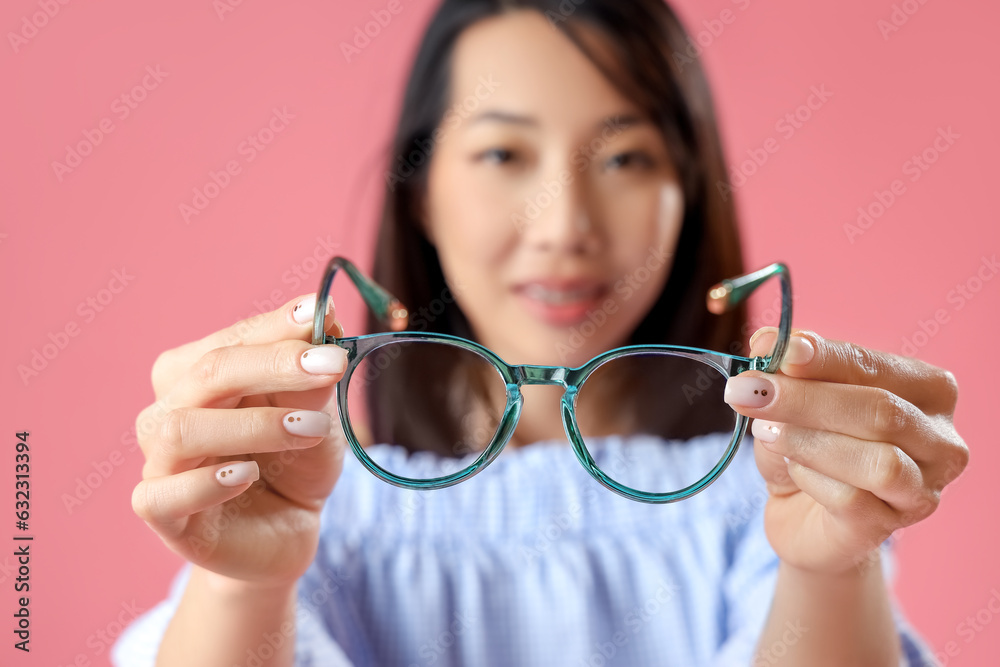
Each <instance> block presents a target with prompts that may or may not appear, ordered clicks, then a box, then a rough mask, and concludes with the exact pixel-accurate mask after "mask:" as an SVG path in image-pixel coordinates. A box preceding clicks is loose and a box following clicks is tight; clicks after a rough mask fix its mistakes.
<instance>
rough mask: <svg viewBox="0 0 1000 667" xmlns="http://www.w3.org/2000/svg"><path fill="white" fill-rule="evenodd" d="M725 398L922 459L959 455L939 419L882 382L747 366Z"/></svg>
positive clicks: (738, 406) (758, 415)
mask: <svg viewBox="0 0 1000 667" xmlns="http://www.w3.org/2000/svg"><path fill="white" fill-rule="evenodd" d="M724 398H725V401H726V402H727V403H729V404H730V405H731V406H732V407H733V409H735V410H736V411H737V412H739V413H740V414H743V415H746V416H747V417H753V418H754V419H766V420H768V421H771V422H778V423H783V424H796V425H798V426H801V427H805V428H812V429H817V430H822V431H833V432H834V433H843V434H845V435H849V436H852V437H854V438H860V439H862V440H871V441H874V442H890V443H893V444H895V445H898V446H900V447H902V448H904V449H905V451H906V453H907V454H908V455H909V456H910V457H911V458H913V459H914V460H915V461H917V462H918V463H920V464H924V463H934V462H935V461H937V460H939V459H942V458H950V457H951V456H952V454H954V455H956V456H957V455H958V454H959V441H958V440H957V438H956V439H954V440H955V442H951V441H944V440H943V439H942V434H941V432H940V429H939V428H937V426H938V424H937V422H935V421H932V419H931V418H929V417H928V416H927V415H925V414H924V413H923V412H921V411H920V410H918V409H917V408H916V406H914V405H913V404H912V403H909V402H908V401H905V400H903V399H902V398H900V397H899V396H897V395H895V394H893V393H892V392H890V391H887V390H885V389H881V388H878V387H863V386H855V385H848V384H837V383H834V382H826V381H821V380H811V379H801V378H793V377H788V376H786V375H784V374H783V373H774V374H771V373H764V372H761V371H746V372H744V373H741V374H740V375H738V376H736V377H732V378H729V380H728V382H727V384H726V390H725V394H724ZM942 447H945V448H947V450H946V451H943V450H942Z"/></svg>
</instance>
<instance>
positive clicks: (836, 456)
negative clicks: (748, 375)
mask: <svg viewBox="0 0 1000 667" xmlns="http://www.w3.org/2000/svg"><path fill="white" fill-rule="evenodd" d="M752 428H753V433H754V436H755V437H756V438H757V440H758V442H759V443H760V446H761V447H762V448H764V449H768V450H770V451H772V452H774V453H775V454H778V455H781V456H783V457H787V458H788V459H789V460H790V461H794V462H795V463H798V464H800V465H803V466H805V467H807V468H809V469H810V470H814V471H816V472H818V473H821V474H822V475H825V476H826V477H828V478H830V479H834V480H836V481H838V482H842V483H844V484H847V485H849V486H852V487H856V488H858V489H862V490H865V491H868V492H870V493H872V494H873V495H874V496H876V497H878V498H879V499H881V500H882V501H883V502H885V503H886V504H887V505H889V506H890V507H892V508H893V509H895V510H896V511H897V512H900V513H908V514H911V515H916V514H918V513H921V514H922V515H921V516H919V518H915V519H914V521H918V520H920V519H923V518H925V517H926V516H928V515H929V514H930V513H931V512H933V511H934V509H935V508H936V507H937V503H938V499H939V494H938V493H937V492H935V491H933V490H932V489H930V488H928V487H927V486H926V484H925V477H924V473H923V471H921V469H920V467H919V466H918V465H917V464H916V462H914V461H913V459H911V458H910V457H908V456H907V455H906V454H905V453H904V452H903V451H902V450H901V449H900V448H899V447H896V446H895V445H890V444H888V443H884V442H869V441H867V440H859V439H857V438H852V437H850V436H846V435H842V434H840V433H831V432H829V431H817V430H815V429H809V428H802V427H800V426H796V425H795V424H775V423H773V422H768V421H764V420H760V419H757V420H754V424H753V427H752Z"/></svg>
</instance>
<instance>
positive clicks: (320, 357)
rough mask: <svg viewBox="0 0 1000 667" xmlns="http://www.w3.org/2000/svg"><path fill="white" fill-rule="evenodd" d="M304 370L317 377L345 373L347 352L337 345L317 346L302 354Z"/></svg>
mask: <svg viewBox="0 0 1000 667" xmlns="http://www.w3.org/2000/svg"><path fill="white" fill-rule="evenodd" d="M301 360H302V361H301V363H302V370H304V371H305V372H307V373H315V374H316V375H331V374H336V373H343V372H344V369H345V368H347V350H345V349H344V348H342V347H337V346H336V345H317V346H316V347H314V348H312V349H310V350H307V351H306V352H303V353H302V357H301Z"/></svg>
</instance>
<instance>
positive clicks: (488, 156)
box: [477, 148, 514, 164]
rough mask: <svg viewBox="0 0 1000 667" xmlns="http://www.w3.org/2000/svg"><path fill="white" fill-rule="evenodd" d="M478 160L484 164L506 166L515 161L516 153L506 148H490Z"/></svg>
mask: <svg viewBox="0 0 1000 667" xmlns="http://www.w3.org/2000/svg"><path fill="white" fill-rule="evenodd" d="M477 158H478V159H479V160H480V161H482V162H489V163H492V164H506V163H508V162H511V161H512V160H513V159H514V151H511V150H508V149H506V148H490V149H488V150H485V151H483V152H482V153H480V154H479V155H478V156H477Z"/></svg>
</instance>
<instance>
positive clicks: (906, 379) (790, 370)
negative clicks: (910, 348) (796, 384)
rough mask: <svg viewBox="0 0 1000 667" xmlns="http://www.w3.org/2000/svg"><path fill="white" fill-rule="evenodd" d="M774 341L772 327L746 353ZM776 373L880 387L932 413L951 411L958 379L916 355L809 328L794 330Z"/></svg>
mask: <svg viewBox="0 0 1000 667" xmlns="http://www.w3.org/2000/svg"><path fill="white" fill-rule="evenodd" d="M776 340H777V330H776V329H775V328H774V327H764V328H762V329H759V330H758V331H757V332H756V333H754V335H753V336H752V337H751V338H750V348H751V356H754V355H764V354H770V352H771V350H772V348H773V347H774V343H775V341H776ZM781 372H782V373H784V374H786V375H789V376H792V377H799V378H810V379H813V380H826V381H827V382H837V383H841V384H852V385H864V386H867V387H879V388H881V389H885V390H887V391H890V392H892V393H894V394H896V395H897V396H900V397H902V398H904V399H906V400H907V401H909V402H910V403H912V404H914V405H916V406H917V407H919V408H920V409H921V410H923V411H925V412H928V413H931V414H951V413H953V412H954V410H955V403H956V401H957V399H958V384H957V383H956V381H955V376H954V375H952V374H951V373H949V372H948V371H946V370H944V369H942V368H938V367H936V366H932V365H931V364H928V363H926V362H924V361H920V360H919V359H914V358H911V357H902V356H898V355H895V354H889V353H887V352H880V351H878V350H870V349H868V348H865V347H861V346H860V345H855V344H854V343H848V342H844V341H837V340H829V339H826V338H823V337H822V336H820V335H819V334H817V333H815V332H813V331H802V330H798V329H796V330H793V332H792V337H791V339H790V340H789V346H788V351H787V352H786V353H785V358H784V360H783V361H782V364H781Z"/></svg>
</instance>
